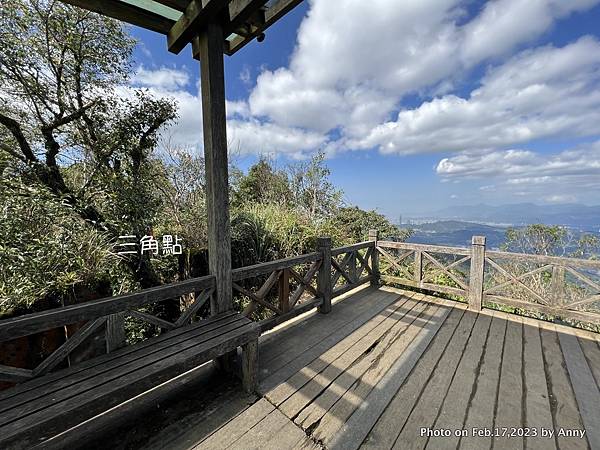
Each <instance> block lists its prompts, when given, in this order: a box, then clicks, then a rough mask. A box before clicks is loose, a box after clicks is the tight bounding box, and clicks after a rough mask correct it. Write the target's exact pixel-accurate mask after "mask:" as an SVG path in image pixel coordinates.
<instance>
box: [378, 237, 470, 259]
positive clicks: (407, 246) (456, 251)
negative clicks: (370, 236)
mask: <svg viewBox="0 0 600 450" xmlns="http://www.w3.org/2000/svg"><path fill="white" fill-rule="evenodd" d="M377 245H378V246H379V247H382V248H399V249H402V250H418V251H421V252H433V253H448V254H451V255H463V256H469V255H470V254H471V250H469V249H468V248H465V247H448V246H444V245H426V244H412V243H407V242H392V241H378V242H377Z"/></svg>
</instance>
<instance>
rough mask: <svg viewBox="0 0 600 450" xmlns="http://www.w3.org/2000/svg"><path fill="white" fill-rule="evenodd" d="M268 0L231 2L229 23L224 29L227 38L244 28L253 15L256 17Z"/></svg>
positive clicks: (233, 0) (236, 0)
mask: <svg viewBox="0 0 600 450" xmlns="http://www.w3.org/2000/svg"><path fill="white" fill-rule="evenodd" d="M265 3H267V0H231V2H230V3H229V23H227V24H226V25H225V27H224V34H225V36H226V37H227V36H229V35H230V34H231V33H234V32H235V30H236V29H238V28H240V27H242V26H243V25H244V23H245V22H246V21H248V20H249V19H250V18H251V17H252V16H253V15H256V13H257V11H258V10H259V8H262V7H263V6H264V5H265Z"/></svg>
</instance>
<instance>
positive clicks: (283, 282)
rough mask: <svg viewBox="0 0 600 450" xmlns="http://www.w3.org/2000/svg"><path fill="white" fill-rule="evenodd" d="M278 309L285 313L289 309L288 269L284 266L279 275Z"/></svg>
mask: <svg viewBox="0 0 600 450" xmlns="http://www.w3.org/2000/svg"><path fill="white" fill-rule="evenodd" d="M279 309H280V310H281V311H282V312H283V313H284V314H285V313H286V312H288V311H289V310H290V269H289V267H286V268H285V269H283V270H282V271H281V275H280V276H279Z"/></svg>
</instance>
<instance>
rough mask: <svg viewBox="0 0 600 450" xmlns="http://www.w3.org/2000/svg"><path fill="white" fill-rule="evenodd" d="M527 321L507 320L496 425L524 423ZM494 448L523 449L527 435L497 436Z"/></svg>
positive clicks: (515, 425)
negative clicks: (524, 336)
mask: <svg viewBox="0 0 600 450" xmlns="http://www.w3.org/2000/svg"><path fill="white" fill-rule="evenodd" d="M522 349H523V322H522V320H521V318H520V317H511V318H510V320H508V322H507V323H506V334H505V337H504V351H503V353H502V368H501V370H500V384H499V386H498V400H497V403H496V411H495V417H494V428H500V429H502V428H509V429H510V427H520V426H523V422H522V411H523V405H524V400H523V378H522V376H521V371H522V368H523V352H522ZM493 445H494V448H495V449H496V448H502V449H521V448H523V438H520V437H511V438H507V437H503V436H495V437H494V444H493Z"/></svg>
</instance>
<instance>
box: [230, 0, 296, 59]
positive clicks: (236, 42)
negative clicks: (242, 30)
mask: <svg viewBox="0 0 600 450" xmlns="http://www.w3.org/2000/svg"><path fill="white" fill-rule="evenodd" d="M300 3H302V0H278V1H276V2H275V3H273V4H272V5H271V6H270V7H268V8H267V9H266V10H264V21H263V23H261V24H258V25H257V26H256V28H255V29H254V30H253V31H252V33H251V34H250V35H249V36H247V37H244V36H239V37H236V38H235V39H233V40H232V41H229V42H228V43H227V42H226V48H225V53H226V54H228V55H230V56H231V55H233V54H234V53H235V52H237V51H238V50H240V49H241V48H242V47H243V46H245V45H246V44H247V43H248V42H250V41H252V40H253V39H254V38H255V37H257V36H258V35H260V34H261V33H263V32H264V31H265V30H266V29H267V28H269V27H270V26H271V25H273V24H274V23H275V22H277V21H278V20H279V19H281V18H282V17H283V16H285V15H286V14H287V13H288V12H290V11H291V10H292V9H294V8H295V7H296V6H298V5H299V4H300ZM253 28H254V27H253Z"/></svg>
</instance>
